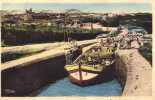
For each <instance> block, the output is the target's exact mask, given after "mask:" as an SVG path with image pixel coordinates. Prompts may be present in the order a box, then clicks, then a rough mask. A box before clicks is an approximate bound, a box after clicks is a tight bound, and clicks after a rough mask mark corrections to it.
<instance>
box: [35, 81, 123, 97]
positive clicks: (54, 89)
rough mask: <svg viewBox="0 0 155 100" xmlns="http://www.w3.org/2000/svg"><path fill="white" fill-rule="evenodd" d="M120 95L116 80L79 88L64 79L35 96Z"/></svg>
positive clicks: (119, 87)
mask: <svg viewBox="0 0 155 100" xmlns="http://www.w3.org/2000/svg"><path fill="white" fill-rule="evenodd" d="M121 93H122V91H121V86H120V84H119V83H118V82H117V81H116V80H111V81H109V82H106V83H102V84H97V85H91V86H87V87H80V86H77V85H75V84H72V83H71V82H70V81H69V79H68V78H64V79H62V80H59V81H57V82H56V83H53V84H51V85H49V86H47V87H46V88H44V89H43V90H42V91H41V92H40V93H39V94H38V95H37V96H120V95H121Z"/></svg>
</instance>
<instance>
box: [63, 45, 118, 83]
mask: <svg viewBox="0 0 155 100" xmlns="http://www.w3.org/2000/svg"><path fill="white" fill-rule="evenodd" d="M114 51H115V48H114V47H108V46H104V47H103V46H93V47H91V48H90V49H89V50H86V51H85V52H84V53H82V54H81V55H80V56H79V57H77V59H76V60H75V61H73V62H69V63H66V65H65V69H66V70H67V72H68V74H69V79H70V81H71V82H72V83H75V84H77V85H80V86H86V85H91V84H97V83H100V82H102V81H105V80H106V79H107V78H108V74H109V70H111V68H112V66H114V62H115V59H114V58H115V54H114Z"/></svg>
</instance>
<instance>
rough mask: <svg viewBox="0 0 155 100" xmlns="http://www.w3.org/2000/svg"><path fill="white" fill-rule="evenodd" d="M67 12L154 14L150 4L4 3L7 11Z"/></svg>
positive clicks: (3, 7) (3, 5)
mask: <svg viewBox="0 0 155 100" xmlns="http://www.w3.org/2000/svg"><path fill="white" fill-rule="evenodd" d="M29 8H32V9H34V10H65V9H72V8H73V9H79V10H81V11H85V12H152V5H151V4H149V3H3V4H2V9H7V10H25V9H29Z"/></svg>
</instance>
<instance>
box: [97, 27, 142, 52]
mask: <svg viewBox="0 0 155 100" xmlns="http://www.w3.org/2000/svg"><path fill="white" fill-rule="evenodd" d="M100 45H101V46H112V47H117V48H119V49H138V48H140V46H142V45H143V38H142V36H141V35H139V34H138V33H135V32H132V33H129V32H128V31H127V30H125V31H122V33H120V34H119V35H118V36H116V37H107V38H101V39H100Z"/></svg>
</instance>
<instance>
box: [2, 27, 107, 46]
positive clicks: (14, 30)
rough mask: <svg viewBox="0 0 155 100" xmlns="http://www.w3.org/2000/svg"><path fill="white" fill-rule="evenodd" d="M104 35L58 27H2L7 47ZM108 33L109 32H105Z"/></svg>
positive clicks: (97, 31)
mask: <svg viewBox="0 0 155 100" xmlns="http://www.w3.org/2000/svg"><path fill="white" fill-rule="evenodd" d="M101 33H103V31H101V30H95V29H94V30H93V31H92V30H87V29H80V28H62V27H58V26H41V25H36V26H34V25H15V26H13V25H2V41H4V44H5V45H23V44H31V43H48V42H56V41H64V40H67V37H71V38H73V39H76V40H86V39H92V38H95V37H96V35H98V34H101ZM104 33H107V32H104Z"/></svg>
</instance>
